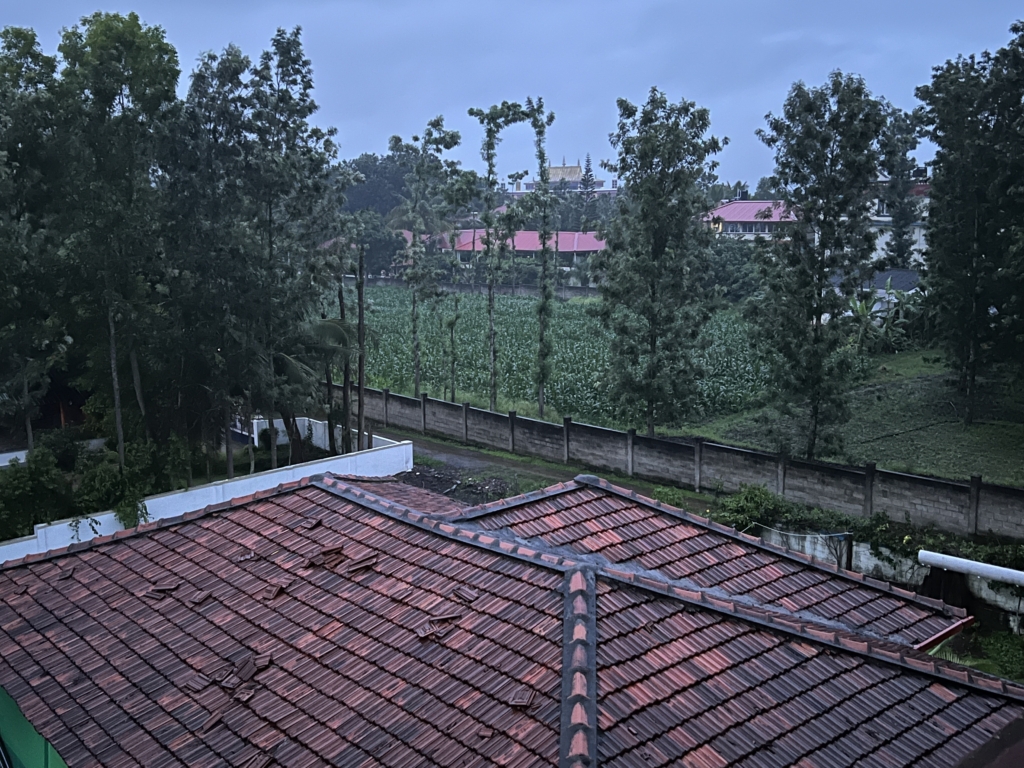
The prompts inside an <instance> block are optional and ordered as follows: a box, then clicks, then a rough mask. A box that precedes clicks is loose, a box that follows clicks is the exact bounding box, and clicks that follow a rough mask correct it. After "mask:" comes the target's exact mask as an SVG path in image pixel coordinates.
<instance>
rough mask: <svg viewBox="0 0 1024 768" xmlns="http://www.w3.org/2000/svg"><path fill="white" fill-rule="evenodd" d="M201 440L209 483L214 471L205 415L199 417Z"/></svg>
mask: <svg viewBox="0 0 1024 768" xmlns="http://www.w3.org/2000/svg"><path fill="white" fill-rule="evenodd" d="M199 441H200V442H201V443H202V444H203V458H205V459H206V482H207V483H209V482H210V480H211V479H212V478H211V474H212V473H211V472H210V440H209V439H208V436H207V434H206V417H205V415H204V416H201V417H200V418H199Z"/></svg>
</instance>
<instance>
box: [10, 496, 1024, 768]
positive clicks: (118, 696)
mask: <svg viewBox="0 0 1024 768" xmlns="http://www.w3.org/2000/svg"><path fill="white" fill-rule="evenodd" d="M383 490H391V491H396V490H397V489H396V488H393V487H392V486H391V485H390V481H385V482H383V483H366V482H362V481H355V480H351V481H342V480H339V479H336V478H332V477H330V476H325V477H323V478H313V479H311V480H310V479H307V480H303V481H299V482H298V483H290V484H287V485H285V486H282V487H280V488H278V489H275V490H274V491H272V492H267V493H263V494H257V495H256V496H253V497H246V498H244V499H236V500H233V501H232V502H230V503H226V504H220V505H216V506H214V507H210V508H207V509H206V510H200V511H198V512H195V513H190V514H188V515H185V516H183V517H182V518H179V519H176V520H161V521H158V522H156V523H151V524H147V525H144V526H141V527H140V528H138V529H135V530H133V531H125V532H122V533H119V534H116V535H115V536H108V537H101V538H99V539H96V540H93V541H91V542H87V543H85V544H77V545H72V546H71V547H68V548H67V549H65V550H61V551H58V552H51V553H46V554H43V555H34V556H30V557H26V558H24V559H23V560H21V561H17V562H12V563H7V564H5V565H4V566H3V567H2V568H0V685H2V686H3V687H4V689H5V690H6V691H7V692H8V693H9V694H10V695H11V696H12V697H13V698H14V700H15V701H16V702H17V704H18V706H19V707H20V708H21V710H22V712H23V713H24V714H25V716H26V717H27V718H28V719H29V721H30V722H31V723H32V724H33V726H34V727H35V728H36V729H37V730H39V732H40V733H41V734H42V735H43V736H44V737H45V738H46V739H48V740H49V741H50V742H51V743H52V744H53V745H54V747H55V748H56V749H57V751H58V752H59V753H60V754H61V756H62V757H63V758H64V759H65V761H67V762H68V764H69V765H75V766H94V765H103V766H127V765H143V766H154V765H159V766H177V765H190V766H215V765H216V766H223V765H228V766H239V767H241V766H250V768H251V767H252V766H257V765H258V766H267V765H275V766H276V765H282V766H302V767H303V768H305V767H306V766H321V765H342V766H396V768H397V767H399V766H414V765H417V766H418V765H423V766H463V765H491V764H500V765H509V766H523V767H524V768H525V767H526V766H535V765H561V766H579V768H584V767H585V766H588V765H595V764H596V763H597V762H600V763H601V764H602V765H608V766H636V765H642V766H646V765H668V764H685V765H706V766H727V765H761V766H783V765H795V764H799V765H801V766H831V765H836V764H849V763H852V762H854V761H857V760H859V761H860V762H858V765H864V766H894V765H910V764H914V765H930V766H948V765H955V764H956V763H958V762H959V761H961V760H962V759H963V758H964V757H965V756H967V755H969V754H970V753H972V752H973V751H974V750H976V749H978V747H980V746H982V745H985V744H986V743H988V742H990V741H991V740H992V739H993V736H994V734H997V733H999V732H1001V731H1002V730H1003V729H1004V728H1005V727H1006V726H1007V725H1009V724H1010V723H1011V722H1012V721H1014V720H1015V719H1017V718H1019V717H1021V716H1024V688H1022V687H1020V686H1016V685H1013V684H1009V683H1007V682H1005V681H1002V680H999V679H998V678H994V677H992V676H990V675H985V674H982V673H979V672H976V671H974V670H969V669H966V668H964V667H960V666H958V665H955V664H951V663H949V662H945V661H942V660H940V659H936V658H933V657H930V656H927V655H926V654H923V653H920V652H918V651H915V650H914V649H912V648H910V647H908V646H906V645H900V644H898V643H894V642H892V641H891V640H889V639H886V638H884V637H879V636H878V635H877V634H872V633H868V632H862V631H860V630H849V629H846V628H845V626H844V625H843V624H842V623H841V622H840V623H839V626H837V625H836V622H830V621H828V620H824V618H822V619H820V620H819V619H815V618H814V617H810V618H809V617H808V613H807V612H803V613H801V612H795V611H790V610H787V609H786V607H785V605H784V604H774V603H771V601H768V600H763V601H762V600H748V599H744V598H743V597H742V596H738V595H734V594H731V593H729V592H727V591H726V590H725V589H719V588H718V586H713V587H707V588H704V587H698V586H696V585H695V583H692V582H687V581H686V580H685V579H676V578H670V577H668V576H666V575H664V574H663V573H660V572H659V571H657V570H650V569H647V568H645V567H642V566H641V565H639V564H637V563H635V562H627V561H622V562H620V563H618V564H611V563H610V562H609V560H608V558H606V557H604V556H602V555H600V554H594V553H593V552H591V551H590V550H589V548H588V547H585V546H578V547H575V548H574V547H573V546H571V544H572V543H573V542H579V541H582V540H583V539H584V538H586V535H585V534H584V531H583V528H586V527H587V525H586V524H587V521H588V520H589V518H588V514H590V513H596V512H600V511H601V508H602V507H603V506H604V507H608V508H609V509H608V510H606V514H608V515H614V514H616V512H621V511H622V509H621V508H620V509H618V510H613V509H611V507H613V506H614V504H613V501H614V500H616V499H630V500H633V497H631V496H630V495H629V494H628V493H626V492H623V491H620V490H618V489H613V488H612V487H611V486H606V484H601V483H599V482H596V481H593V480H590V479H588V478H578V481H577V482H574V483H568V484H564V485H560V486H555V487H553V488H552V489H548V490H547V491H545V492H541V493H535V494H530V495H527V496H525V497H520V498H518V499H513V500H508V501H507V502H505V503H504V504H503V505H494V506H488V507H486V508H482V509H481V508H475V510H474V511H469V510H467V511H466V513H465V514H464V516H463V518H462V519H459V520H445V519H439V518H437V517H433V516H431V515H427V514H423V513H422V512H418V511H415V510H412V509H409V508H408V507H406V506H403V505H401V504H397V503H394V502H393V501H389V500H388V499H385V498H382V497H381V496H378V495H375V493H372V491H378V492H379V491H383ZM435 496H436V494H429V495H424V496H419V497H418V498H419V500H420V501H421V502H422V503H424V504H425V505H426V506H433V507H434V509H433V510H432V511H434V512H435V513H440V514H448V512H449V511H450V510H448V509H446V506H445V504H444V503H441V502H439V501H438V500H437V499H436V498H434V497H435ZM571 499H577V501H578V502H579V503H576V504H574V505H573V504H569V505H565V504H562V506H560V507H559V508H558V509H555V508H554V507H553V506H552V511H551V512H550V514H549V515H548V516H554V517H555V518H557V519H556V520H555V521H554V522H555V523H557V524H552V525H549V524H547V523H545V522H543V517H532V518H531V520H532V521H533V523H534V524H536V525H537V526H539V527H538V531H537V534H536V538H535V539H534V541H525V540H524V539H522V538H515V537H513V536H512V535H511V533H510V531H509V530H505V529H501V528H499V529H496V530H489V529H488V528H486V527H485V526H484V525H483V523H485V522H486V521H487V520H488V519H494V518H493V516H494V515H495V514H506V513H511V512H513V511H514V510H516V509H526V510H533V511H539V510H540V509H541V508H542V507H544V506H545V505H548V506H551V505H553V504H561V503H562V502H567V501H569V500H571ZM410 500H411V498H410ZM640 503H641V505H646V503H647V502H646V501H642V500H641V502H640ZM573 509H575V510H576V514H577V515H579V516H581V519H580V520H579V521H577V522H576V523H573V524H572V525H569V526H567V525H565V524H564V522H565V520H566V519H567V518H566V517H565V516H566V515H572V514H573V512H572V510H573ZM601 517H602V516H601V515H598V518H601ZM650 519H653V518H645V520H650ZM516 524H519V523H516ZM522 524H524V525H525V524H526V523H522ZM579 524H582V526H583V527H582V528H581V527H579ZM630 524H633V525H638V526H639V527H640V528H644V527H650V526H656V524H655V523H649V524H647V523H645V522H644V521H635V522H634V523H626V524H625V525H626V526H628V525H630ZM574 526H575V527H574ZM696 528H698V529H701V530H700V531H698V532H697V533H696V534H695V536H694V537H691V539H694V542H693V543H701V544H711V541H710V540H704V539H703V538H702V537H703V536H704V535H705V533H704V531H709V530H712V529H713V526H712V525H711V524H707V525H701V524H697V525H696ZM549 530H553V531H563V532H565V535H568V533H569V531H570V530H572V531H575V535H573V536H570V537H569V538H566V539H565V541H564V542H562V543H561V544H559V545H557V546H555V545H552V544H549V543H547V542H545V541H544V540H543V534H544V533H545V532H546V531H549ZM666 530H668V529H664V528H658V527H650V530H649V532H648V534H647V536H646V538H642V537H640V538H625V539H623V544H624V545H625V544H627V543H629V542H632V545H633V546H645V547H647V549H648V550H649V551H651V552H653V551H655V550H656V549H658V548H659V547H663V546H672V545H673V542H675V541H676V539H675V538H674V537H673V536H672V535H671V534H666V533H665V531H666ZM727 531H728V529H722V531H721V532H723V533H725V532H727ZM593 532H594V533H595V535H597V536H599V537H603V538H602V539H601V541H603V542H604V543H603V546H602V547H601V548H600V549H601V551H604V550H605V549H607V548H608V547H610V546H615V544H614V543H612V542H610V541H605V540H604V539H606V538H607V537H608V535H609V533H608V531H607V530H606V529H605V526H604V525H603V523H602V522H598V523H597V524H596V525H594V526H593ZM713 532H718V531H717V530H715V531H713ZM601 541H598V540H597V539H595V540H594V543H595V545H596V544H597V543H601ZM734 541H735V539H734V538H733V536H732V534H730V535H727V536H726V537H725V541H723V542H722V543H719V544H714V545H713V546H710V547H701V548H700V549H698V550H697V551H695V552H693V553H691V554H690V555H689V556H688V559H689V560H690V561H691V563H694V562H698V561H701V560H707V561H708V565H709V566H714V564H715V563H716V562H717V560H716V558H715V556H714V553H715V552H717V551H719V550H723V549H724V550H730V549H731V546H732V542H734ZM595 551H598V550H597V548H596V546H595ZM776 567H779V566H776ZM691 575H692V574H691ZM805 575H806V573H805ZM832 575H833V577H838V575H837V574H834V573H833V574H832ZM780 578H785V574H782V575H781V576H780ZM867 586H868V587H870V586H871V585H867ZM878 589H879V590H880V591H885V590H883V589H881V588H880V587H879V588H878ZM904 603H905V605H906V606H912V605H913V601H912V600H911V599H909V598H907V599H906V600H905V601H904ZM900 610H903V608H900V609H897V612H899V611H900ZM936 610H939V609H936ZM912 626H913V625H912Z"/></svg>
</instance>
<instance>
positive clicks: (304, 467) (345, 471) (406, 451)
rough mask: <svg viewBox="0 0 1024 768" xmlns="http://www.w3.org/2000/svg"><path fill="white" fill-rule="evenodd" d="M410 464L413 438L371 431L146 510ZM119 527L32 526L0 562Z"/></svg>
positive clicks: (99, 522)
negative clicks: (354, 446) (322, 454)
mask: <svg viewBox="0 0 1024 768" xmlns="http://www.w3.org/2000/svg"><path fill="white" fill-rule="evenodd" d="M410 469H412V443H410V442H408V441H405V442H395V441H394V440H388V439H386V438H383V437H380V436H379V435H374V436H373V448H370V449H369V450H365V451H358V452H356V453H348V454H345V455H344V456H331V457H328V458H326V459H319V460H317V461H307V462H305V463H304V464H293V465H292V466H290V467H281V468H280V469H274V470H270V471H268V472H259V473H257V474H255V475H246V476H244V477H237V478H235V479H233V480H221V481H220V482H217V483H210V484H208V485H200V486H198V487H196V488H190V489H188V490H182V491H172V492H170V493H162V494H159V495H157V496H150V497H148V498H147V499H145V503H146V514H147V515H148V516H149V519H150V520H162V519H164V518H167V517H175V516H177V515H183V514H185V513H186V512H192V511H193V510H197V509H203V508H205V507H208V506H210V505H211V504H219V503H220V502H222V501H230V500H231V499H237V498H240V497H242V496H248V495H249V494H251V493H255V492H256V491H264V490H268V489H270V488H276V487H277V486H279V485H281V484H282V483H288V482H291V481H292V480H300V479H302V478H303V477H310V476H312V475H319V474H323V473H325V472H333V473H334V474H337V475H357V476H359V477H389V476H391V475H397V474H398V473H400V472H406V471H408V470H410ZM120 530H123V526H122V525H121V523H119V522H118V520H117V517H116V516H115V515H114V513H113V512H101V513H99V514H96V515H92V516H90V517H88V518H83V519H82V520H80V521H77V523H76V521H73V520H60V521H58V522H55V523H49V524H47V525H37V526H35V529H34V531H33V533H32V535H31V536H23V537H22V538H20V539H12V540H10V541H7V542H3V543H0V563H3V562H4V561H6V560H14V559H16V558H19V557H24V556H25V555H30V554H35V553H38V552H48V551H49V550H51V549H59V548H61V547H66V546H68V545H69V544H73V543H75V542H78V541H87V540H89V539H91V538H93V537H94V536H107V535H110V534H112V533H116V532H117V531H120Z"/></svg>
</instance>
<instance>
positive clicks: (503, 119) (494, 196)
mask: <svg viewBox="0 0 1024 768" xmlns="http://www.w3.org/2000/svg"><path fill="white" fill-rule="evenodd" d="M469 116H470V117H475V118H476V119H477V120H478V121H479V122H480V125H481V127H482V128H483V129H484V138H483V142H482V144H481V147H480V156H481V157H482V158H483V160H484V163H485V164H486V166H487V173H486V175H485V176H484V179H483V187H484V189H483V198H484V199H483V203H484V210H483V215H482V216H481V219H482V220H483V225H484V242H483V247H484V250H483V260H484V266H485V269H486V272H487V346H488V358H489V363H490V388H489V389H490V409H491V410H492V411H496V410H498V344H497V337H496V336H495V330H494V311H495V302H494V288H495V286H496V285H497V284H498V282H499V280H500V279H501V274H502V271H503V269H504V260H503V259H502V258H501V253H502V252H501V248H500V247H499V246H500V245H501V243H503V242H504V240H501V241H499V240H498V238H496V237H495V224H496V222H495V215H494V209H495V207H496V204H497V200H498V170H497V162H498V159H497V158H498V144H499V143H501V132H502V131H503V130H505V129H506V128H508V127H509V126H510V125H515V124H516V123H521V122H523V121H524V120H526V119H527V116H526V113H525V112H524V111H523V108H522V105H520V104H518V103H516V102H508V101H503V102H501V104H500V105H498V104H494V105H492V106H491V107H490V109H488V110H487V111H486V112H485V111H484V110H482V109H477V108H473V109H470V110H469Z"/></svg>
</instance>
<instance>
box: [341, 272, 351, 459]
mask: <svg viewBox="0 0 1024 768" xmlns="http://www.w3.org/2000/svg"><path fill="white" fill-rule="evenodd" d="M342 291H343V289H339V290H338V304H339V307H340V309H341V319H342V321H344V320H345V297H344V295H343V292H342ZM341 375H342V380H341V452H342V453H352V363H351V360H350V359H349V356H348V355H347V354H346V355H345V364H344V365H343V366H342V371H341Z"/></svg>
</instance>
